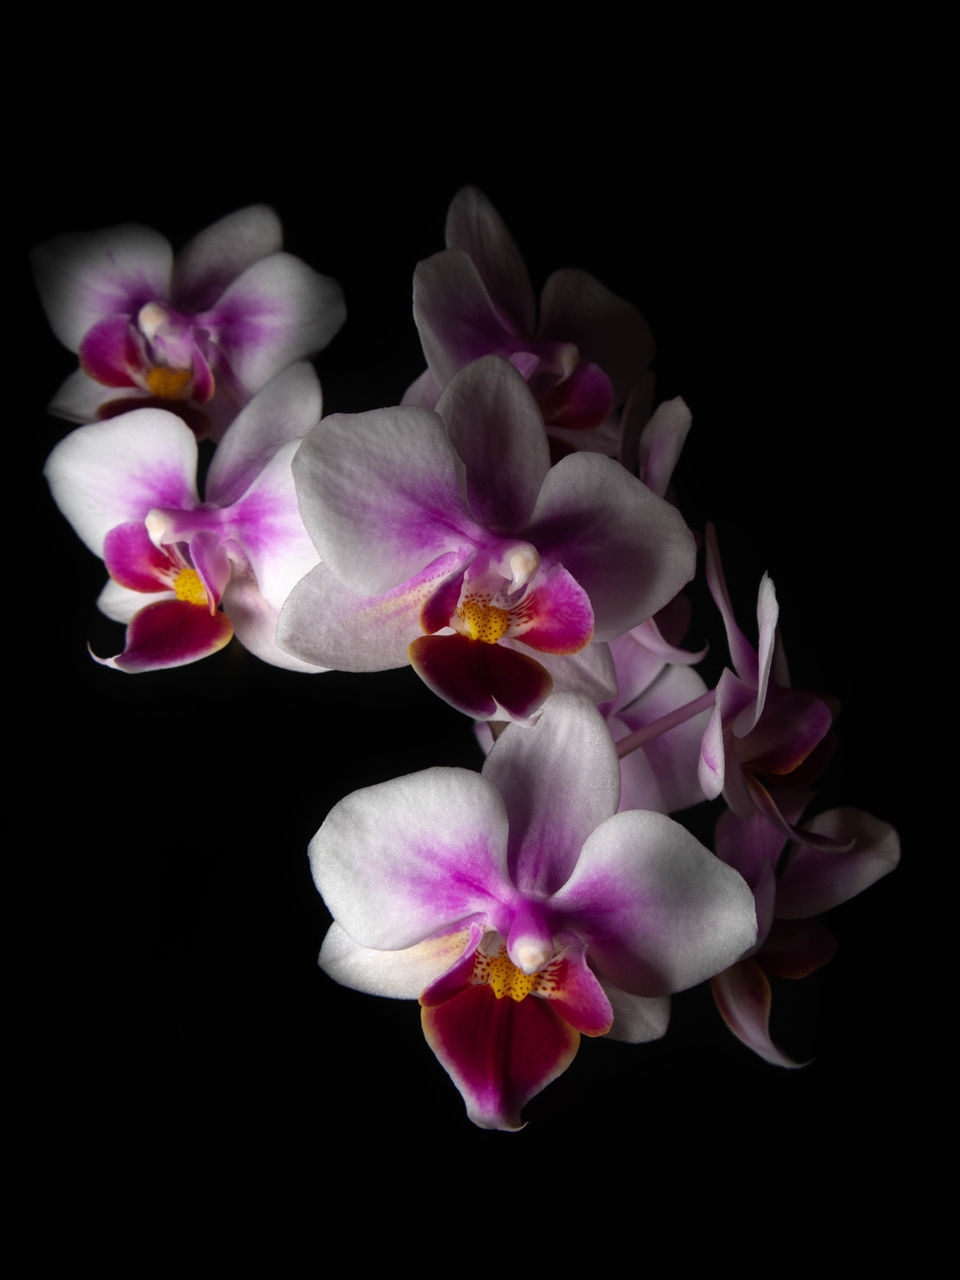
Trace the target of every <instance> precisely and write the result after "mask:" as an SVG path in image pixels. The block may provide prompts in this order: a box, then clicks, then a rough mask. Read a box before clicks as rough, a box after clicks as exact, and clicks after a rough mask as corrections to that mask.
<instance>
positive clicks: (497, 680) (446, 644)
mask: <svg viewBox="0 0 960 1280" xmlns="http://www.w3.org/2000/svg"><path fill="white" fill-rule="evenodd" d="M407 653H408V658H409V661H410V663H411V665H412V666H413V669H414V670H415V671H416V673H417V675H418V676H419V677H420V679H421V680H422V681H423V682H424V684H426V685H428V686H429V687H430V688H431V689H432V690H433V691H434V693H436V694H438V695H439V696H440V697H441V698H443V699H444V700H445V701H446V702H449V703H450V705H451V706H452V707H456V708H457V710H458V711H463V712H464V713H465V714H466V715H468V716H471V717H472V718H473V719H474V720H520V721H523V722H528V721H529V720H530V719H531V718H532V717H533V716H534V715H535V714H536V713H537V711H539V709H540V707H541V706H542V705H543V703H544V701H545V699H546V698H547V697H548V696H549V694H550V691H551V688H552V687H553V682H552V680H551V679H550V675H549V673H548V672H547V671H546V669H545V668H544V666H543V665H542V664H541V663H539V662H537V661H535V659H533V658H531V657H528V656H527V655H526V654H523V653H518V652H517V651H516V650H514V649H511V648H508V647H507V646H506V645H501V644H485V643H484V642H483V641H482V640H470V639H468V638H467V637H466V636H461V635H431V636H420V637H419V638H418V639H416V640H414V641H413V643H412V644H411V645H410V647H409V649H408V651H407Z"/></svg>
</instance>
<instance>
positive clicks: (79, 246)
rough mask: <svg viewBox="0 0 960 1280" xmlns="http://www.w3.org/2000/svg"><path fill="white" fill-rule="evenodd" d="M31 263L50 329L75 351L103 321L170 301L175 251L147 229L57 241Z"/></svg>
mask: <svg viewBox="0 0 960 1280" xmlns="http://www.w3.org/2000/svg"><path fill="white" fill-rule="evenodd" d="M31 259H32V263H33V271H34V276H35V278H36V282H37V289H38V290H39V293H40V300H41V302H42V303H43V308H44V310H45V311H46V313H47V319H48V320H49V321H50V326H51V328H52V329H53V331H54V333H55V334H56V335H57V337H58V338H59V339H60V341H61V342H62V343H63V345H64V346H65V347H68V348H69V349H70V350H71V351H77V350H79V347H80V343H81V342H82V341H83V337H84V335H85V334H86V333H88V332H89V330H90V329H91V328H92V327H93V326H94V325H95V324H96V323H97V321H99V320H101V319H103V317H104V316H110V315H119V314H121V313H122V314H124V315H136V313H137V312H138V311H139V310H140V308H141V307H142V306H144V305H145V304H146V303H148V302H152V301H153V300H155V299H157V298H160V299H165V298H167V297H168V296H169V288H170V272H171V268H172V265H173V251H172V249H171V248H170V244H169V242H168V241H167V240H165V239H164V237H163V236H161V235H160V234H158V232H156V231H151V229H150V228H149V227H140V226H134V225H125V226H119V227H109V228H107V229H106V230H105V231H96V232H89V233H80V234H78V235H66V236H59V237H58V238H57V239H55V240H50V241H48V242H47V243H46V244H42V245H38V246H37V248H36V249H34V250H33V252H32V254H31Z"/></svg>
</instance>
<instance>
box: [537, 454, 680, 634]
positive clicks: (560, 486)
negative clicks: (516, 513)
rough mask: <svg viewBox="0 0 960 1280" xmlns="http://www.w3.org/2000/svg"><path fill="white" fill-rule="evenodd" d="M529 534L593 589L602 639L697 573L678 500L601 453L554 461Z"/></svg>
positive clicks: (547, 563)
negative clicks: (656, 491)
mask: <svg viewBox="0 0 960 1280" xmlns="http://www.w3.org/2000/svg"><path fill="white" fill-rule="evenodd" d="M524 536H525V537H526V538H527V539H528V541H529V542H531V543H532V544H533V545H534V546H535V547H536V548H537V550H538V551H539V553H540V557H541V562H542V564H543V567H544V568H549V567H551V566H552V565H553V564H562V565H563V567H564V568H565V569H566V570H567V571H568V572H569V573H570V574H571V575H572V576H573V577H574V578H575V579H576V580H577V582H578V583H579V584H580V586H581V587H583V589H584V590H585V591H586V592H587V594H588V595H589V597H590V602H591V604H592V605H593V611H594V618H595V632H594V637H595V639H598V640H609V639H610V638H612V637H613V636H615V635H621V634H622V633H623V632H624V631H629V630H630V628H631V627H635V626H637V624H638V623H640V622H644V621H645V620H646V619H647V618H649V617H652V615H653V614H654V613H656V612H657V610H658V609H661V608H662V607H663V606H664V605H665V604H666V603H667V602H668V601H669V600H671V599H673V597H674V596H675V595H676V594H677V592H678V591H679V590H680V589H681V588H682V587H683V586H684V585H685V584H686V583H687V582H689V581H690V579H691V578H692V577H693V574H694V569H695V563H696V546H695V544H694V540H693V535H692V534H691V533H690V530H689V529H688V528H687V526H686V524H685V523H684V521H683V519H682V517H681V516H680V514H679V512H678V511H677V510H676V508H675V507H672V506H671V505H670V504H669V503H668V502H664V500H663V499H662V498H658V497H657V496H656V495H655V494H654V493H651V492H650V490H649V489H647V488H646V487H645V486H644V485H642V484H641V483H640V481H639V480H637V479H635V478H634V477H633V476H631V475H629V474H628V472H627V471H625V470H624V468H623V467H621V466H620V464H619V463H617V462H614V461H613V460H612V459H611V458H604V457H601V456H600V455H599V454H594V453H577V454H572V455H569V456H568V457H566V458H562V459H561V460H560V462H558V463H557V465H556V466H555V467H552V468H551V469H550V471H549V472H548V473H547V477H546V479H545V481H544V483H543V487H542V488H541V490H540V497H539V499H538V501H537V506H536V509H535V511H534V513H533V517H532V519H531V522H530V525H529V526H528V528H527V529H526V530H525V532H524Z"/></svg>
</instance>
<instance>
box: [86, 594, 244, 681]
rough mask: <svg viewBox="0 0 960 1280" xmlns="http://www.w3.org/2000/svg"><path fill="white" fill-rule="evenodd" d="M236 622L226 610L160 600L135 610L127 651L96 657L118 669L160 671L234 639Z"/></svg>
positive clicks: (201, 654) (104, 663)
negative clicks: (234, 622) (105, 656)
mask: <svg viewBox="0 0 960 1280" xmlns="http://www.w3.org/2000/svg"><path fill="white" fill-rule="evenodd" d="M232 636H233V625H232V623H231V622H230V619H229V618H228V617H227V615H226V614H225V613H222V612H220V611H216V612H214V613H211V612H210V610H209V609H208V608H207V607H206V605H197V604H189V603H187V602H186V601H184V600H158V601H156V602H155V603H153V604H148V605H147V607H146V608H145V609H141V610H140V612H139V613H137V614H135V615H134V617H133V619H132V620H131V622H130V625H129V627H128V628H127V641H126V644H125V646H124V649H123V653H119V654H117V656H116V657H115V658H97V657H96V654H94V655H93V656H94V658H96V660H97V662H99V663H100V664H101V665H102V666H106V667H115V668H116V669H117V670H118V671H129V672H137V671H160V670H162V669H164V668H167V667H182V666H185V665H186V664H187V663H189V662H197V661H199V660H200V659H201V658H208V657H209V656H210V655H211V654H213V653H216V652H217V650H218V649H222V648H223V647H224V645H226V644H229V643H230V639H231V637H232Z"/></svg>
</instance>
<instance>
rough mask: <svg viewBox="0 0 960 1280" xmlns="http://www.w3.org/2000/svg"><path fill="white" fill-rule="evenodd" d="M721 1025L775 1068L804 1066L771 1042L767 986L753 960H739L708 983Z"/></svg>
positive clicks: (768, 988) (804, 1064)
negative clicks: (718, 1011) (719, 1015)
mask: <svg viewBox="0 0 960 1280" xmlns="http://www.w3.org/2000/svg"><path fill="white" fill-rule="evenodd" d="M710 987H711V990H712V991H713V998H714V1001H715V1002H716V1006H717V1008H718V1009H719V1010H720V1013H721V1015H722V1017H723V1020H724V1022H725V1023H726V1024H727V1026H728V1027H729V1028H730V1030H731V1031H732V1032H733V1034H734V1035H735V1036H736V1037H737V1039H738V1040H741V1041H743V1043H744V1044H745V1045H746V1046H747V1048H748V1049H752V1050H753V1051H754V1053H757V1054H759V1055H760V1057H761V1058H763V1059H764V1061H765V1062H769V1063H772V1065H773V1066H775V1067H804V1066H806V1065H807V1063H805V1062H794V1060H793V1058H790V1057H788V1056H787V1055H786V1054H785V1053H784V1052H783V1050H782V1049H778V1048H777V1046H776V1045H775V1044H774V1043H773V1041H772V1040H771V1039H770V1000H771V993H770V983H769V981H768V979H767V976H766V974H765V973H764V972H763V970H762V969H761V968H760V966H759V965H758V964H757V962H756V961H755V960H741V961H740V963H739V964H735V965H733V966H732V967H731V968H729V969H726V970H725V971H724V972H723V973H720V974H718V975H717V976H716V977H715V978H712V979H711V981H710Z"/></svg>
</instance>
